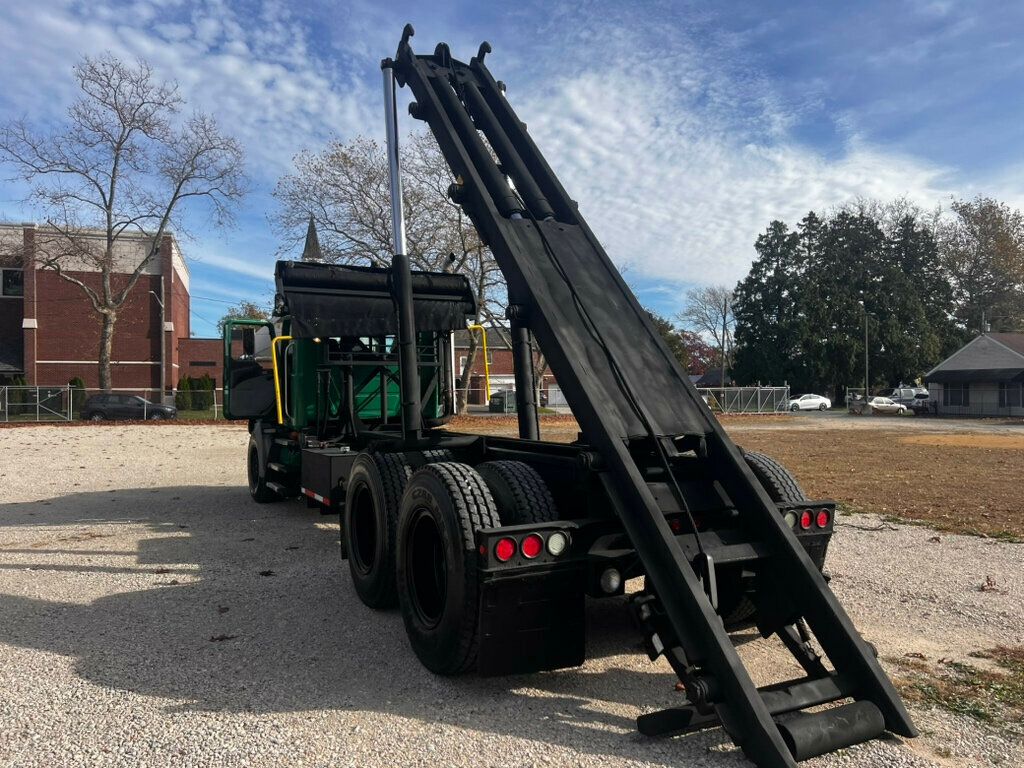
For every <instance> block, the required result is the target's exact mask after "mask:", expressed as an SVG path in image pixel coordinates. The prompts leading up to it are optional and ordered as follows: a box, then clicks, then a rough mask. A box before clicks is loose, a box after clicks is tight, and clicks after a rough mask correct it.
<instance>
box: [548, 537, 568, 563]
mask: <svg viewBox="0 0 1024 768" xmlns="http://www.w3.org/2000/svg"><path fill="white" fill-rule="evenodd" d="M568 547H569V537H568V536H566V535H565V534H564V533H562V532H561V531H555V532H554V533H552V534H551V535H550V536H548V552H550V553H551V554H552V555H554V556H555V557H558V556H559V555H560V554H562V553H563V552H565V550H566V549H568Z"/></svg>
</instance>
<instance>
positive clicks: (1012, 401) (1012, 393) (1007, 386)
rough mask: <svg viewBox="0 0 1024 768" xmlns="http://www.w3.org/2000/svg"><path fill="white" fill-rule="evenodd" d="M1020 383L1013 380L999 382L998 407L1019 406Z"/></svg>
mask: <svg viewBox="0 0 1024 768" xmlns="http://www.w3.org/2000/svg"><path fill="white" fill-rule="evenodd" d="M1020 387H1021V385H1020V384H1016V383H1014V382H1006V381H1000V382H999V407H1000V408H1020Z"/></svg>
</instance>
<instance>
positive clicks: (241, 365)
mask: <svg viewBox="0 0 1024 768" xmlns="http://www.w3.org/2000/svg"><path fill="white" fill-rule="evenodd" d="M273 338H274V326H273V325H272V324H271V323H270V322H268V321H265V320H228V321H227V322H225V323H224V415H225V417H226V418H229V419H262V418H268V417H270V416H271V414H273V412H274V404H275V393H274V373H273V370H272V361H271V357H270V355H271V349H270V347H271V340H272V339H273Z"/></svg>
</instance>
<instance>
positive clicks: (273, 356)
mask: <svg viewBox="0 0 1024 768" xmlns="http://www.w3.org/2000/svg"><path fill="white" fill-rule="evenodd" d="M291 340H292V337H291V336H275V337H274V339H273V341H271V342H270V361H271V362H272V363H273V365H274V403H275V404H276V405H277V423H278V424H284V414H283V413H282V412H281V377H280V376H279V375H278V373H277V342H279V341H291Z"/></svg>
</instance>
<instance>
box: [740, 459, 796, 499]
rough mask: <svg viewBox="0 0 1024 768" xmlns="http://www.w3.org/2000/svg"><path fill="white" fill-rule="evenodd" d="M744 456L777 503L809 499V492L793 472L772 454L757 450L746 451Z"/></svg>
mask: <svg viewBox="0 0 1024 768" xmlns="http://www.w3.org/2000/svg"><path fill="white" fill-rule="evenodd" d="M743 457H744V458H745V459H746V460H747V465H748V466H749V467H750V469H751V470H752V471H753V473H754V476H755V477H756V478H757V479H758V480H759V481H760V482H761V485H762V486H764V489H765V490H766V491H768V496H769V497H771V500H772V501H774V502H775V503H776V504H790V503H793V504H799V503H800V502H802V501H807V494H805V493H804V489H803V488H801V487H800V484H799V483H798V482H797V481H796V478H795V477H793V475H792V473H791V472H790V471H789V470H788V469H786V468H785V467H784V466H782V465H781V464H779V462H777V461H776V460H775V459H773V458H772V457H771V456H766V455H764V454H763V453H757V452H755V451H744V452H743Z"/></svg>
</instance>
